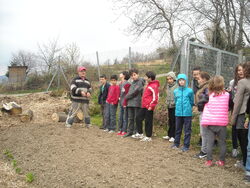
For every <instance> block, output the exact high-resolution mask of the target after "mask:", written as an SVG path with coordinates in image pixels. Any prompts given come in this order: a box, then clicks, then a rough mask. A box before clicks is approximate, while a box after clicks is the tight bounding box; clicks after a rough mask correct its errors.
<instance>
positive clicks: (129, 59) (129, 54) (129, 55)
mask: <svg viewBox="0 0 250 188" xmlns="http://www.w3.org/2000/svg"><path fill="white" fill-rule="evenodd" d="M128 69H131V47H129V49H128Z"/></svg>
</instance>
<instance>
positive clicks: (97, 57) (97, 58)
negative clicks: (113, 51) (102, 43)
mask: <svg viewBox="0 0 250 188" xmlns="http://www.w3.org/2000/svg"><path fill="white" fill-rule="evenodd" d="M96 60H97V71H98V78H100V76H101V72H100V65H99V55H98V51H97V52H96Z"/></svg>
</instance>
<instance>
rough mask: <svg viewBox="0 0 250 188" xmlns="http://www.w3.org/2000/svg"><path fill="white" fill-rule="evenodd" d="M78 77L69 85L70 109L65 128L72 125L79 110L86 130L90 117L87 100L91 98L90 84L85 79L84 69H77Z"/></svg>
mask: <svg viewBox="0 0 250 188" xmlns="http://www.w3.org/2000/svg"><path fill="white" fill-rule="evenodd" d="M77 72H78V76H77V77H75V78H74V79H73V80H72V82H71V85H70V91H71V101H72V105H71V109H70V111H69V114H68V117H67V120H66V124H65V126H66V127H67V128H70V127H71V126H72V124H73V121H74V118H75V116H76V113H77V111H78V110H79V109H81V110H82V111H83V114H84V122H85V126H86V127H87V128H89V127H90V116H89V99H90V96H91V91H92V89H91V84H90V82H89V80H88V79H87V78H86V68H85V67H82V66H81V67H78V69H77Z"/></svg>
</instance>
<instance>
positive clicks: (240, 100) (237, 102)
mask: <svg viewBox="0 0 250 188" xmlns="http://www.w3.org/2000/svg"><path fill="white" fill-rule="evenodd" d="M249 95H250V78H248V79H247V78H244V79H242V80H240V81H239V82H238V85H237V92H236V94H235V97H234V109H233V114H232V121H231V123H232V125H235V123H236V118H237V116H238V115H239V114H243V113H245V112H246V109H247V102H248V98H249Z"/></svg>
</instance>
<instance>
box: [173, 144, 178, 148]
mask: <svg viewBox="0 0 250 188" xmlns="http://www.w3.org/2000/svg"><path fill="white" fill-rule="evenodd" d="M171 148H172V149H179V147H178V146H176V145H175V144H173V145H172V146H171Z"/></svg>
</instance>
